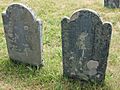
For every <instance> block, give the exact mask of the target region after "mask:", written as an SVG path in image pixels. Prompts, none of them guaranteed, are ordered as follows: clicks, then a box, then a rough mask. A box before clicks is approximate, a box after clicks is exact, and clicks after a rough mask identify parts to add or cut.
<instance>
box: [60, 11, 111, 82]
mask: <svg viewBox="0 0 120 90" xmlns="http://www.w3.org/2000/svg"><path fill="white" fill-rule="evenodd" d="M61 26H62V56H63V75H64V76H67V77H70V78H73V79H79V80H83V81H88V82H89V81H90V82H93V83H102V82H104V78H105V71H106V67H107V57H108V53H109V44H110V39H111V31H112V27H111V24H109V23H103V22H102V21H101V19H100V17H99V15H98V14H97V13H96V12H95V11H92V10H89V9H83V10H79V11H76V12H75V13H74V14H73V15H72V16H71V18H68V17H65V18H63V20H62V21H61Z"/></svg>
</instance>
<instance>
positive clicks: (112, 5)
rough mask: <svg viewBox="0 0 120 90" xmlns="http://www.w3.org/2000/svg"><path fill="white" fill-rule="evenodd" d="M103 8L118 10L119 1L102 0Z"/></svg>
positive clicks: (119, 6)
mask: <svg viewBox="0 0 120 90" xmlns="http://www.w3.org/2000/svg"><path fill="white" fill-rule="evenodd" d="M104 6H105V7H108V8H120V0H104Z"/></svg>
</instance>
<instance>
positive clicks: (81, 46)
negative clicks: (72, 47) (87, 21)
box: [76, 32, 88, 50]
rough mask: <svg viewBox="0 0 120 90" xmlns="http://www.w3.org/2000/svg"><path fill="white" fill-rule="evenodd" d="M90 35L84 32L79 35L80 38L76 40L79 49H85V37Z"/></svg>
mask: <svg viewBox="0 0 120 90" xmlns="http://www.w3.org/2000/svg"><path fill="white" fill-rule="evenodd" d="M87 36H88V33H85V32H82V33H81V34H80V36H79V37H78V40H77V42H76V45H77V46H78V48H79V49H83V50H85V49H86V47H85V39H86V37H87Z"/></svg>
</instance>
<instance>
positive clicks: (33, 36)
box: [2, 4, 42, 65]
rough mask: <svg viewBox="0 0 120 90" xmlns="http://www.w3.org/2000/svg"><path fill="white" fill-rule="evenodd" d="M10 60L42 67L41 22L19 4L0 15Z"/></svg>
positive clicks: (11, 6)
mask: <svg viewBox="0 0 120 90" xmlns="http://www.w3.org/2000/svg"><path fill="white" fill-rule="evenodd" d="M2 17H3V24H4V32H5V37H6V43H7V48H8V54H9V57H10V59H12V60H15V61H20V62H23V63H27V64H31V65H42V56H41V53H42V40H41V39H42V32H41V31H42V22H41V21H40V20H36V19H35V17H34V15H33V12H32V11H31V10H30V9H28V8H27V7H26V6H24V5H21V4H12V5H10V6H9V7H8V8H7V10H6V11H5V12H4V13H3V14H2Z"/></svg>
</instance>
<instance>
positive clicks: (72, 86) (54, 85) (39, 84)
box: [0, 0, 120, 90]
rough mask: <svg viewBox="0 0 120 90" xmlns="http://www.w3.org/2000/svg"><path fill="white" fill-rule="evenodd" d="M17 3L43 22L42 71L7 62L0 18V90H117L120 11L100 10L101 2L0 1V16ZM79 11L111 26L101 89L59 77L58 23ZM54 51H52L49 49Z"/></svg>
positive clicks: (60, 68)
mask: <svg viewBox="0 0 120 90" xmlns="http://www.w3.org/2000/svg"><path fill="white" fill-rule="evenodd" d="M13 2H20V3H23V4H25V5H27V6H29V7H31V8H32V9H33V11H34V12H35V14H36V17H37V18H41V19H42V20H43V23H44V24H43V45H44V46H43V51H44V52H43V57H44V64H45V65H44V67H42V68H41V69H38V70H35V68H31V67H30V66H25V65H24V64H20V65H16V64H14V63H12V62H10V60H9V58H8V53H7V47H6V42H5V37H4V30H3V25H2V18H1V17H0V90H10V89H11V90H120V36H119V35H120V15H119V14H120V9H108V8H105V7H103V2H102V0H0V13H2V12H3V11H4V10H5V8H6V7H7V6H8V5H9V4H11V3H13ZM81 8H90V9H93V10H95V11H97V12H98V13H99V14H100V16H101V18H102V20H103V21H109V22H111V23H112V24H113V35H112V40H111V46H110V54H109V58H108V59H109V60H108V67H107V73H106V79H105V85H104V86H103V87H102V86H95V85H89V84H88V85H81V84H80V82H79V81H73V80H70V79H67V78H65V77H63V76H62V55H61V27H60V26H61V25H60V24H61V19H62V18H63V17H64V16H69V17H70V16H71V15H72V13H73V12H74V11H75V10H77V9H81ZM53 47H54V48H53Z"/></svg>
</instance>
